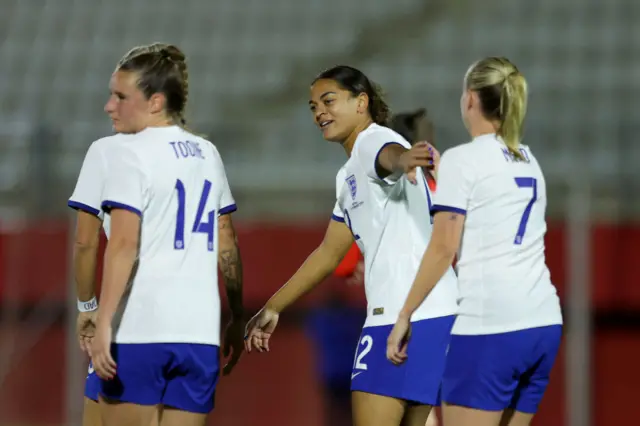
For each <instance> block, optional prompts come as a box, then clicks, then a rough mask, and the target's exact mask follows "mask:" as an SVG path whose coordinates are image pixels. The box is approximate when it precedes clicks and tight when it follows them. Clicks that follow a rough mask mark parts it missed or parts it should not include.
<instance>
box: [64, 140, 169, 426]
mask: <svg viewBox="0 0 640 426" xmlns="http://www.w3.org/2000/svg"><path fill="white" fill-rule="evenodd" d="M113 140H114V138H113V137H107V138H102V139H99V140H97V141H95V142H94V143H92V144H91V146H90V147H89V150H88V151H87V154H86V156H85V159H84V162H83V164H82V168H81V170H80V175H79V177H78V181H77V183H76V187H75V190H74V191H73V194H72V195H71V197H70V198H69V201H68V203H67V204H68V205H69V207H71V208H73V209H75V210H77V211H78V217H77V222H76V236H75V244H74V247H73V270H74V278H75V281H76V294H77V297H78V311H79V312H78V318H77V321H76V332H77V335H78V342H79V344H80V348H81V349H82V351H83V352H86V353H87V354H89V355H91V352H90V348H91V340H92V339H93V336H94V334H95V325H96V319H97V314H98V300H97V299H96V297H95V294H96V286H95V274H96V264H97V257H98V247H99V244H100V229H101V228H104V231H105V235H107V237H108V235H109V227H110V226H109V224H110V217H109V215H105V214H104V212H102V210H101V209H100V202H101V199H100V198H101V195H102V188H103V186H104V181H105V178H106V175H107V170H106V164H105V151H104V150H106V149H108V147H109V143H110V142H113ZM99 392H100V379H99V378H98V376H97V375H96V372H95V370H94V368H93V365H91V364H89V371H88V373H87V378H86V383H85V391H84V410H83V415H82V425H83V426H101V425H102V421H101V418H100V407H99V406H98V399H99V396H98V395H99ZM151 425H152V426H156V425H158V413H157V412H156V413H154V416H153V419H152V420H151Z"/></svg>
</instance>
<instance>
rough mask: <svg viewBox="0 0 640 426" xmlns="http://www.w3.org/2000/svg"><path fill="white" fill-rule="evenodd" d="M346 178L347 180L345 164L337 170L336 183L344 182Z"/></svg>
mask: <svg viewBox="0 0 640 426" xmlns="http://www.w3.org/2000/svg"><path fill="white" fill-rule="evenodd" d="M346 178H347V163H345V164H343V165H342V167H340V169H338V172H337V173H336V183H338V182H344V180H345V179H346Z"/></svg>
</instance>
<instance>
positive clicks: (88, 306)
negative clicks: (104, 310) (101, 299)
mask: <svg viewBox="0 0 640 426" xmlns="http://www.w3.org/2000/svg"><path fill="white" fill-rule="evenodd" d="M96 309H98V299H96V297H95V296H93V299H91V300H87V301H86V302H81V301H80V300H78V311H80V312H92V311H95V310H96Z"/></svg>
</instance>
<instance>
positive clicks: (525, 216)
mask: <svg viewBox="0 0 640 426" xmlns="http://www.w3.org/2000/svg"><path fill="white" fill-rule="evenodd" d="M515 180H516V185H518V188H531V189H533V196H532V197H531V200H529V203H528V204H527V207H526V208H525V209H524V213H522V218H521V219H520V226H518V233H517V234H516V238H515V240H513V244H515V245H520V244H522V238H524V233H525V231H526V230H527V222H529V216H530V215H531V208H532V207H533V203H535V202H536V199H537V198H538V181H537V180H536V178H532V177H517V178H515Z"/></svg>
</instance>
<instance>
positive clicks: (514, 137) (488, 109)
mask: <svg viewBox="0 0 640 426" xmlns="http://www.w3.org/2000/svg"><path fill="white" fill-rule="evenodd" d="M465 82H466V87H467V88H468V89H469V90H473V91H475V92H476V93H477V94H478V97H479V98H480V103H481V105H482V113H483V115H484V116H485V118H487V119H488V120H492V121H495V122H498V123H499V125H498V128H497V130H496V133H497V134H498V135H499V136H501V137H502V140H503V141H504V143H505V145H506V146H507V148H508V149H509V152H510V153H511V154H512V155H513V157H514V158H517V159H519V160H525V157H524V155H523V154H522V153H521V152H520V140H521V139H522V127H523V123H524V117H525V115H526V113H527V81H526V80H525V78H524V76H523V75H522V74H521V73H520V71H518V68H516V66H515V65H514V64H512V63H511V62H510V61H509V60H508V59H507V58H498V57H490V58H485V59H482V60H480V61H478V62H476V63H475V64H473V65H472V66H471V68H470V69H469V71H468V72H467V75H466V77H465Z"/></svg>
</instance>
